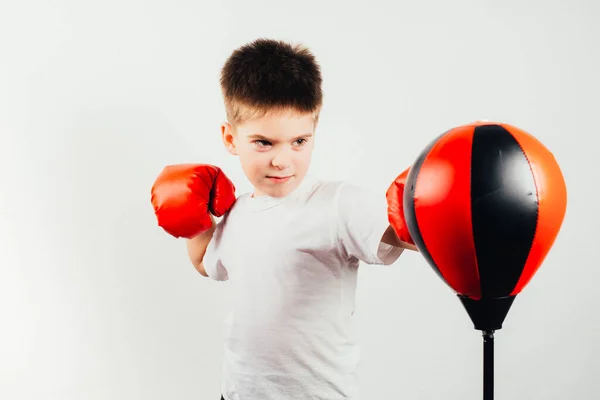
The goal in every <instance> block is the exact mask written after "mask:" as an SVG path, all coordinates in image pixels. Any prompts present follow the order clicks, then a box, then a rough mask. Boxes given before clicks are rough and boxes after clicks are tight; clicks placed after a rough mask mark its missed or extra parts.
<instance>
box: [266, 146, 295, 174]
mask: <svg viewBox="0 0 600 400" xmlns="http://www.w3.org/2000/svg"><path fill="white" fill-rule="evenodd" d="M290 152H291V150H289V149H287V148H283V149H280V150H278V151H277V153H275V155H274V157H273V160H271V164H272V165H273V167H275V168H277V169H286V168H287V167H289V166H290V164H291V163H292V156H291V154H290Z"/></svg>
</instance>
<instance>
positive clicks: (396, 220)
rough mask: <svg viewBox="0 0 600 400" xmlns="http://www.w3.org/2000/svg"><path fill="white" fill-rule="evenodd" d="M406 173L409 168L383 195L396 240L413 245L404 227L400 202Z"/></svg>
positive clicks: (404, 222)
mask: <svg viewBox="0 0 600 400" xmlns="http://www.w3.org/2000/svg"><path fill="white" fill-rule="evenodd" d="M408 171H410V167H409V168H407V169H406V170H404V171H403V172H402V173H401V174H400V175H398V177H397V178H396V180H395V181H394V182H393V183H392V184H391V185H390V187H389V188H388V190H387V192H386V193H385V197H386V199H387V204H388V220H389V221H390V225H392V228H394V232H396V235H397V236H398V238H399V239H400V240H402V241H403V242H405V243H409V244H412V245H414V244H415V242H414V241H413V239H412V237H411V236H410V232H409V231H408V227H407V226H406V221H405V220H404V207H403V200H402V198H403V197H404V185H405V183H406V177H407V175H408Z"/></svg>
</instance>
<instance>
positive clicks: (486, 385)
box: [483, 330, 494, 400]
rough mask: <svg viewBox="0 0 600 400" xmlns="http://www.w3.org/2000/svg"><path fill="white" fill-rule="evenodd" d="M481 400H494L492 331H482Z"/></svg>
mask: <svg viewBox="0 0 600 400" xmlns="http://www.w3.org/2000/svg"><path fill="white" fill-rule="evenodd" d="M483 400H494V331H493V330H489V331H488V330H486V331H483Z"/></svg>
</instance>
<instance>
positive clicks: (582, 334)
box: [0, 0, 600, 400]
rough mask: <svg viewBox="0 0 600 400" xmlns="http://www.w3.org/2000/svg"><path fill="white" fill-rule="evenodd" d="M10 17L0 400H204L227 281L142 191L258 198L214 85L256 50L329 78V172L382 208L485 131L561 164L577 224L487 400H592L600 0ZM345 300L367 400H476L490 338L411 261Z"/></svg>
mask: <svg viewBox="0 0 600 400" xmlns="http://www.w3.org/2000/svg"><path fill="white" fill-rule="evenodd" d="M0 4H1V5H0V93H1V95H0V135H1V141H0V182H1V186H0V188H1V189H0V194H1V196H0V268H1V275H0V317H1V322H0V398H2V399H11V400H13V399H14V400H17V399H18V400H25V399H27V400H29V399H36V400H38V399H44V400H81V399H89V400H98V399H110V400H121V399H123V400H125V399H127V400H132V399H144V400H150V399H178V400H179V399H207V400H210V399H217V398H218V396H219V384H220V368H221V355H222V353H221V345H222V342H221V339H222V322H223V319H224V318H225V316H226V313H227V311H228V306H229V298H230V295H231V293H230V292H229V285H227V284H220V283H216V282H213V281H210V280H208V279H204V278H203V277H201V276H200V275H199V274H198V273H197V272H196V271H195V270H194V268H193V267H192V266H191V264H189V263H188V261H187V257H186V252H185V244H184V242H183V241H179V240H175V239H172V238H170V237H169V236H168V235H166V234H165V233H164V232H163V231H161V230H160V229H159V228H158V227H157V225H156V221H155V219H154V215H153V211H152V208H151V205H150V187H151V185H152V183H153V180H154V178H155V177H156V175H157V174H158V173H159V172H160V170H161V169H162V167H163V166H164V165H165V164H168V163H180V162H206V163H214V164H217V165H219V166H221V167H222V168H223V169H224V170H225V171H226V173H227V174H228V175H229V176H230V178H231V179H232V180H233V181H234V182H235V183H236V185H237V187H238V193H242V192H244V191H247V190H250V187H249V185H248V183H247V182H246V181H245V179H244V176H243V174H242V171H241V168H240V167H239V165H238V160H237V159H236V158H235V157H232V156H230V155H228V154H227V153H226V151H225V150H224V148H223V146H222V144H221V142H220V137H219V123H220V122H221V121H222V120H223V118H224V110H223V107H222V100H221V97H220V92H219V86H218V74H219V68H220V67H221V65H222V63H223V62H224V60H225V58H226V57H227V56H228V55H229V53H230V52H231V51H232V50H233V49H234V48H235V47H237V46H239V45H241V44H243V43H245V42H248V41H250V40H253V39H255V38H257V37H260V36H267V37H273V38H280V39H285V40H290V41H297V42H302V43H305V44H306V45H308V46H310V47H311V49H312V50H313V51H314V53H315V54H316V55H317V57H318V58H319V60H320V62H321V64H322V68H323V74H324V79H325V85H324V89H325V92H326V99H325V101H326V103H325V107H324V110H323V114H322V123H321V125H320V127H319V130H318V137H317V145H316V150H315V156H314V162H313V165H312V170H311V171H312V172H313V173H315V174H317V175H319V176H321V177H324V178H334V179H348V180H351V181H353V182H356V183H359V184H361V185H364V186H365V187H367V188H369V189H372V190H374V191H379V192H380V193H383V192H384V191H385V190H386V189H387V187H388V185H389V184H390V183H391V181H392V180H393V179H394V178H395V177H396V176H397V175H398V174H399V173H400V172H401V171H402V170H403V169H404V168H405V167H406V166H408V165H409V164H410V163H412V162H413V161H414V159H415V158H416V156H417V155H418V153H419V152H420V151H421V149H422V148H423V147H424V146H425V145H426V144H427V143H428V142H429V141H430V140H431V139H432V138H433V137H434V136H436V135H438V134H439V133H441V132H443V131H445V130H446V129H448V128H450V127H453V126H456V125H460V124H463V123H468V122H471V121H474V120H477V119H490V120H496V121H503V122H508V123H511V124H514V125H516V126H518V127H520V128H522V129H525V130H527V131H529V132H530V133H532V134H534V135H535V136H536V137H537V138H539V139H540V140H541V141H542V142H543V143H544V144H545V145H546V146H547V147H548V148H549V149H550V150H551V151H553V153H554V154H555V156H556V158H557V160H558V162H559V163H560V165H561V168H562V169H563V172H564V175H565V178H566V181H567V185H568V192H569V203H568V210H567V216H566V220H565V222H564V225H563V229H562V231H561V232H560V235H559V237H558V239H557V241H556V244H555V246H554V248H553V249H552V250H551V252H550V254H549V255H548V257H547V259H546V261H545V263H544V264H543V266H542V268H541V269H540V270H539V272H538V274H537V275H536V276H535V277H534V279H533V281H532V282H531V283H530V284H529V286H528V287H527V288H526V289H525V291H524V292H523V293H522V294H521V296H520V297H519V298H518V299H517V300H516V302H515V304H514V306H513V308H512V310H511V312H510V313H509V316H508V318H507V320H506V323H505V326H504V329H502V330H501V331H500V332H498V333H497V335H496V398H497V399H511V400H517V399H523V400H525V399H527V400H531V399H544V400H548V399H561V400H562V399H579V398H582V399H591V398H596V396H598V394H597V393H598V391H599V390H600V383H599V382H600V381H599V380H598V378H597V377H598V375H599V374H600V365H599V363H598V355H599V347H600V343H599V342H600V329H599V322H600V316H599V313H598V306H599V300H598V298H599V296H598V294H597V292H598V290H597V288H598V278H599V273H598V255H597V254H598V251H597V246H598V240H597V238H598V235H597V232H596V229H597V224H598V214H599V213H598V208H597V205H596V196H595V194H596V193H597V184H598V178H599V175H600V174H599V172H598V171H599V168H598V156H597V148H596V146H597V140H598V139H597V135H598V130H597V119H598V110H599V105H600V101H599V100H598V93H600V79H599V78H598V71H600V61H599V58H598V53H599V48H600V47H599V42H600V28H599V27H598V26H599V25H598V24H597V21H598V17H599V16H600V12H599V11H600V6H599V5H598V2H594V1H592V0H588V1H586V0H573V1H569V2H567V1H562V2H561V1H540V0H536V1H529V2H519V1H515V0H508V1H503V2H492V1H475V0H473V1H466V0H457V1H452V2H448V1H442V0H437V1H421V2H416V1H399V2H392V1H389V2H384V1H376V0H371V1H363V2H356V3H351V2H323V3H320V2H316V1H303V2H277V1H248V2H244V1H223V2H199V1H182V0H170V1H148V0H146V1H139V0H138V1H136V0H119V1H115V0H106V1H103V2H90V1H53V2H47V1H31V0H29V1H12V2H11V1H8V0H4V1H2V2H1V3H0ZM334 153H335V156H334ZM357 298H358V311H357V314H356V326H357V330H358V332H359V335H360V340H361V345H362V353H363V358H362V364H361V378H362V392H363V395H364V397H365V399H375V398H386V399H427V400H429V399H477V398H481V359H482V347H481V344H482V341H481V337H480V333H479V332H478V331H475V330H474V329H473V328H472V325H471V323H470V321H469V319H468V317H467V315H466V313H465V312H464V310H463V309H462V306H461V305H460V303H459V302H458V300H457V299H456V298H455V296H454V294H453V293H452V292H451V291H450V290H449V289H448V288H447V287H446V286H445V285H444V284H443V283H442V282H441V281H440V280H439V279H438V278H437V276H436V275H435V274H434V273H433V272H432V270H431V269H430V268H429V266H428V265H427V264H426V263H425V261H424V260H423V259H422V258H421V256H420V255H418V254H416V253H407V254H406V255H405V256H403V257H402V258H401V260H400V261H398V262H397V263H396V264H394V265H393V266H391V267H369V266H367V267H365V268H364V269H362V270H361V273H360V281H359V289H358V293H357Z"/></svg>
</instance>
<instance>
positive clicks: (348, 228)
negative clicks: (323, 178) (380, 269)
mask: <svg viewBox="0 0 600 400" xmlns="http://www.w3.org/2000/svg"><path fill="white" fill-rule="evenodd" d="M337 208H338V217H339V218H338V237H339V240H340V242H341V245H342V247H343V249H344V251H345V252H346V253H347V255H348V256H351V257H355V258H357V259H359V260H361V261H363V262H365V263H367V264H372V265H390V264H393V263H394V262H395V261H396V260H397V259H398V257H400V255H401V254H402V252H403V251H404V249H403V248H401V247H395V246H392V245H389V244H387V243H384V242H383V241H382V238H383V234H384V233H385V231H386V230H387V229H388V227H389V226H390V223H389V221H388V216H387V201H386V198H385V196H377V195H375V194H374V193H372V192H370V191H368V190H366V189H363V188H361V187H358V186H356V185H353V184H350V183H342V184H340V187H339V188H338V192H337Z"/></svg>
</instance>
